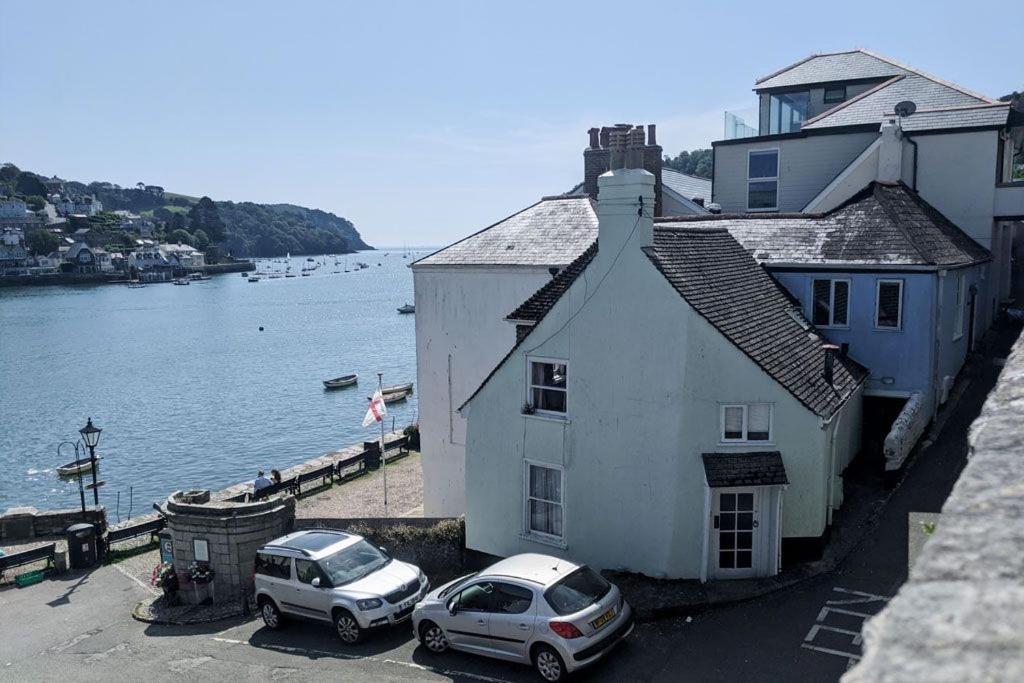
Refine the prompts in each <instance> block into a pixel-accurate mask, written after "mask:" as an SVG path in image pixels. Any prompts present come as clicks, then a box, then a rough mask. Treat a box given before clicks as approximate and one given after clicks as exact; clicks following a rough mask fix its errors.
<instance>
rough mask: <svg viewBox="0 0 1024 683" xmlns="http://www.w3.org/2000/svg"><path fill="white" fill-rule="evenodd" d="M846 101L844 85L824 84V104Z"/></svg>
mask: <svg viewBox="0 0 1024 683" xmlns="http://www.w3.org/2000/svg"><path fill="white" fill-rule="evenodd" d="M844 101H846V86H845V85H826V86H825V104H839V103H840V102H844Z"/></svg>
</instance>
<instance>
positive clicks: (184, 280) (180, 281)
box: [171, 277, 192, 285]
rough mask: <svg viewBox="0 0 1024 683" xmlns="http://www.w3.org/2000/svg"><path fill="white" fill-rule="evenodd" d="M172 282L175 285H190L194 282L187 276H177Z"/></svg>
mask: <svg viewBox="0 0 1024 683" xmlns="http://www.w3.org/2000/svg"><path fill="white" fill-rule="evenodd" d="M171 284H175V285H188V284H192V283H191V282H189V279H188V278H187V277H176V278H174V279H173V280H171Z"/></svg>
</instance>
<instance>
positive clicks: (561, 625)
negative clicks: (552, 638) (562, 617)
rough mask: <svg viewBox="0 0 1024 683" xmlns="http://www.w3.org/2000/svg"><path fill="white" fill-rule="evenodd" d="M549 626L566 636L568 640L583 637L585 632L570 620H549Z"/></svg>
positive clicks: (560, 634) (558, 633)
mask: <svg viewBox="0 0 1024 683" xmlns="http://www.w3.org/2000/svg"><path fill="white" fill-rule="evenodd" d="M548 626H549V627H550V628H551V630H552V631H554V632H555V633H556V634H557V635H559V636H561V637H563V638H565V639H566V640H571V639H573V638H582V637H583V634H582V633H580V630H579V629H578V628H576V627H575V626H573V625H572V624H570V623H569V622H568V621H549V622H548Z"/></svg>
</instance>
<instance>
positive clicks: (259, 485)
mask: <svg viewBox="0 0 1024 683" xmlns="http://www.w3.org/2000/svg"><path fill="white" fill-rule="evenodd" d="M268 486H271V482H270V480H269V479H267V478H266V477H265V476H263V470H260V471H259V472H257V473H256V481H254V482H253V483H252V489H253V491H254V492H255V493H259V492H260V491H262V490H263V489H265V488H267V487H268Z"/></svg>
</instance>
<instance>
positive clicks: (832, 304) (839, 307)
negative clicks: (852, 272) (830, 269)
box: [811, 280, 850, 327]
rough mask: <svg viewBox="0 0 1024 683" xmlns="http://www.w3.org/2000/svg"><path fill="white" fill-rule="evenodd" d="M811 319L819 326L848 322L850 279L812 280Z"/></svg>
mask: <svg viewBox="0 0 1024 683" xmlns="http://www.w3.org/2000/svg"><path fill="white" fill-rule="evenodd" d="M813 299H814V301H813V309H812V312H811V315H812V321H813V322H814V324H815V325H818V326H820V327H846V326H847V325H849V323H850V281H849V280H814V297H813Z"/></svg>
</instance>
